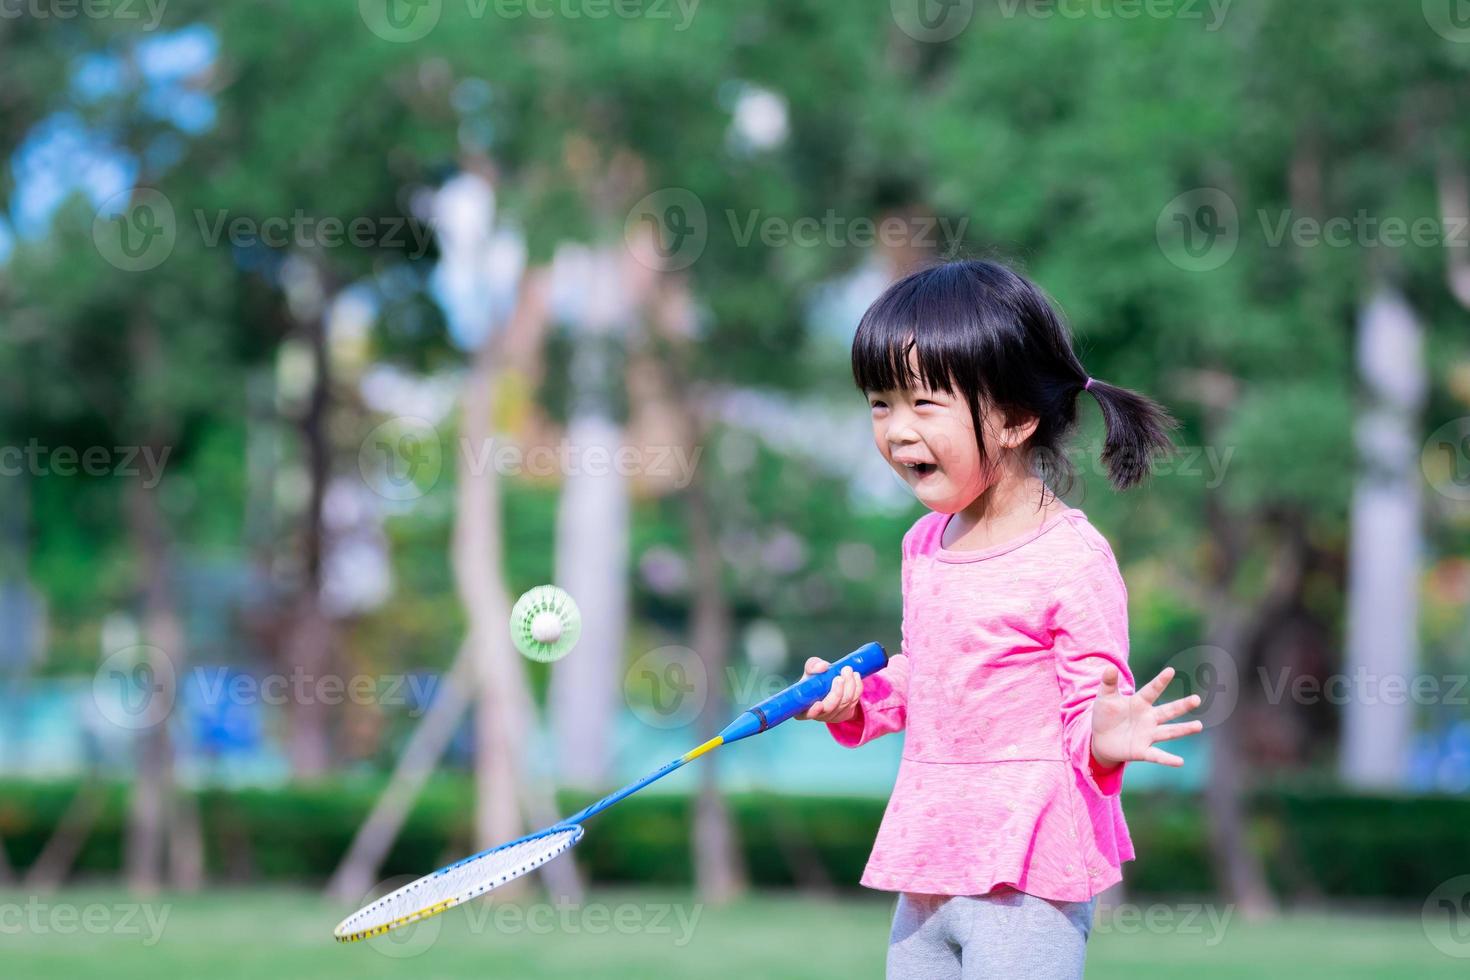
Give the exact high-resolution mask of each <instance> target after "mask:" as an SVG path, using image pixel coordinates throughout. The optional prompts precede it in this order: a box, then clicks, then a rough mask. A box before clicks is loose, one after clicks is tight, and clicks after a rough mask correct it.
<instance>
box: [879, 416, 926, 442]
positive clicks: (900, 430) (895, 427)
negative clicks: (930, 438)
mask: <svg viewBox="0 0 1470 980" xmlns="http://www.w3.org/2000/svg"><path fill="white" fill-rule="evenodd" d="M912 419H913V416H912V415H910V414H909V413H908V412H906V411H904V410H903V409H894V410H893V411H892V412H891V413H890V414H889V416H888V428H887V429H886V430H885V431H884V433H883V435H884V438H885V439H887V440H888V445H889V448H890V449H896V448H898V447H900V446H910V445H913V444H914V443H916V442H918V441H919V434H918V433H917V432H915V431H914V429H913V426H912V425H910V422H911V421H912Z"/></svg>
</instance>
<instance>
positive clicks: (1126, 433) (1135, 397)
mask: <svg viewBox="0 0 1470 980" xmlns="http://www.w3.org/2000/svg"><path fill="white" fill-rule="evenodd" d="M1083 391H1090V392H1092V397H1094V398H1096V399H1097V404H1098V407H1099V408H1101V409H1102V414H1103V423H1104V425H1105V426H1106V427H1107V435H1106V436H1105V437H1104V439H1103V451H1102V461H1103V465H1104V466H1106V467H1107V468H1108V479H1109V480H1111V481H1112V483H1113V486H1115V487H1117V488H1118V489H1119V490H1127V489H1129V488H1130V487H1135V486H1137V485H1138V484H1139V483H1141V482H1143V478H1144V477H1146V476H1148V474H1149V470H1150V467H1151V465H1152V463H1153V460H1154V458H1155V457H1156V456H1164V455H1167V454H1169V453H1171V452H1173V451H1174V442H1173V440H1171V439H1170V438H1169V433H1170V431H1172V430H1173V429H1175V428H1178V426H1179V422H1178V420H1176V419H1175V418H1174V417H1173V416H1171V415H1170V414H1169V413H1168V412H1166V411H1165V410H1164V408H1163V407H1162V406H1161V405H1159V403H1158V402H1156V401H1154V400H1153V399H1152V398H1149V397H1147V396H1146V395H1140V394H1139V393H1138V392H1136V391H1130V390H1129V389H1127V388H1119V387H1117V386H1116V385H1110V384H1108V383H1106V382H1103V381H1098V380H1097V379H1096V378H1088V379H1087V380H1086V382H1084V383H1083V385H1082V388H1081V389H1080V390H1079V391H1078V394H1081V393H1082V392H1083Z"/></svg>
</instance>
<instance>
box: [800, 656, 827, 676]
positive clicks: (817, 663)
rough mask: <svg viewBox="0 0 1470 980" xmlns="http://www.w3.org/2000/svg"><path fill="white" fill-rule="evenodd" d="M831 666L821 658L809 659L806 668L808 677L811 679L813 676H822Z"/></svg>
mask: <svg viewBox="0 0 1470 980" xmlns="http://www.w3.org/2000/svg"><path fill="white" fill-rule="evenodd" d="M830 666H832V665H831V664H829V663H827V661H825V660H823V659H822V658H821V657H807V658H806V668H805V670H806V676H808V677H810V676H811V675H813V674H820V673H822V672H823V671H825V670H826V669H827V668H828V667H830Z"/></svg>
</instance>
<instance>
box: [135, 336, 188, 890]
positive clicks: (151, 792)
mask: <svg viewBox="0 0 1470 980" xmlns="http://www.w3.org/2000/svg"><path fill="white" fill-rule="evenodd" d="M128 341H129V347H130V349H131V354H132V358H133V364H132V368H133V372H134V374H135V376H137V377H139V378H142V379H148V378H152V377H155V376H156V375H157V374H158V373H159V371H160V365H161V363H162V360H163V338H162V337H161V336H160V333H159V329H158V325H157V323H155V322H154V320H153V319H152V316H151V315H150V314H149V313H148V312H147V311H146V310H143V311H139V312H138V313H137V314H136V315H135V317H134V319H133V322H132V324H131V328H130V332H129V337H128ZM170 421H171V420H166V419H165V418H163V417H155V418H153V419H151V420H149V421H148V422H147V423H146V425H145V429H144V431H143V433H142V435H144V436H145V440H144V443H143V444H144V445H147V446H149V447H150V448H151V449H152V450H153V452H154V453H155V454H159V455H158V457H157V458H162V456H161V454H162V453H163V452H165V451H166V450H167V449H169V448H171V446H170V443H171V441H172V440H171V432H172V429H171V425H170ZM168 485H169V484H168V483H167V481H165V482H163V483H160V484H159V485H157V486H155V487H153V488H152V489H147V488H145V487H143V485H142V484H141V483H139V482H137V481H136V480H135V481H133V482H132V483H130V484H129V488H128V489H129V491H130V492H129V493H128V496H127V499H126V501H125V502H124V509H125V512H126V514H127V521H128V531H129V536H130V538H131V543H132V547H133V549H134V553H135V555H136V558H137V562H138V568H139V573H140V574H139V579H140V581H139V584H140V586H141V591H142V600H143V601H142V605H143V617H142V621H143V642H144V643H145V644H147V645H148V656H149V657H150V659H151V662H150V663H149V667H150V668H151V670H152V676H153V677H156V678H168V679H169V682H170V683H176V679H177V678H180V677H182V676H183V673H184V665H185V663H186V662H187V660H188V655H187V654H188V651H187V650H186V649H185V642H186V637H185V634H184V624H183V619H182V617H181V616H180V614H179V609H178V600H177V596H176V595H175V594H174V589H173V567H174V566H173V535H172V531H171V528H170V525H169V522H168V521H167V520H166V519H165V517H164V514H163V511H162V508H161V507H160V505H159V496H160V495H161V494H162V493H163V491H164V488H165V487H166V486H168ZM174 693H176V692H174ZM154 703H155V704H159V701H158V699H154ZM173 704H174V698H173V696H172V693H171V695H170V696H169V697H168V698H167V699H166V705H164V706H163V710H162V716H161V717H158V718H155V720H154V724H152V725H151V726H149V727H147V728H145V729H144V730H143V731H141V732H139V733H138V734H137V736H136V737H135V738H134V740H133V744H134V746H135V749H136V753H137V755H136V758H137V772H136V774H135V776H134V781H133V792H132V797H131V800H130V803H129V812H128V829H127V841H126V853H125V855H124V865H125V869H126V877H127V883H128V888H129V889H130V890H131V891H133V892H134V893H138V894H151V893H154V892H156V891H157V890H158V888H159V886H160V884H161V883H162V880H163V877H164V874H165V869H166V871H167V875H168V878H169V883H170V884H171V885H172V886H173V887H175V888H178V889H182V890H193V889H197V888H199V887H200V886H201V885H202V884H203V879H204V847H203V841H202V840H201V838H200V834H199V825H198V820H197V816H196V815H195V814H194V806H195V801H194V798H193V797H192V796H190V795H188V794H180V793H179V792H178V787H177V785H176V782H175V773H174V764H175V759H174V749H175V746H174V743H173V739H172V738H171V736H170V731H169V721H170V711H171V709H172V707H173Z"/></svg>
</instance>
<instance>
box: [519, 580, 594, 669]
mask: <svg viewBox="0 0 1470 980" xmlns="http://www.w3.org/2000/svg"><path fill="white" fill-rule="evenodd" d="M581 635H582V614H581V612H579V611H578V610H577V604H576V603H575V602H573V601H572V597H571V596H569V595H567V593H566V590H564V589H558V588H557V587H556V586H554V585H538V586H536V587H535V588H534V589H532V590H531V591H529V592H527V593H526V594H525V595H523V596H521V597H520V598H519V599H517V600H516V604H515V607H514V608H513V609H511V611H510V636H511V640H512V641H513V642H514V643H515V645H516V649H517V650H519V651H521V653H522V654H524V655H525V656H527V657H529V658H530V659H532V660H539V661H541V662H542V663H550V662H551V661H553V660H560V659H561V658H562V657H565V656H566V655H567V654H569V653H571V652H572V647H574V646H576V645H577V639H578V637H580V636H581Z"/></svg>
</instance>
